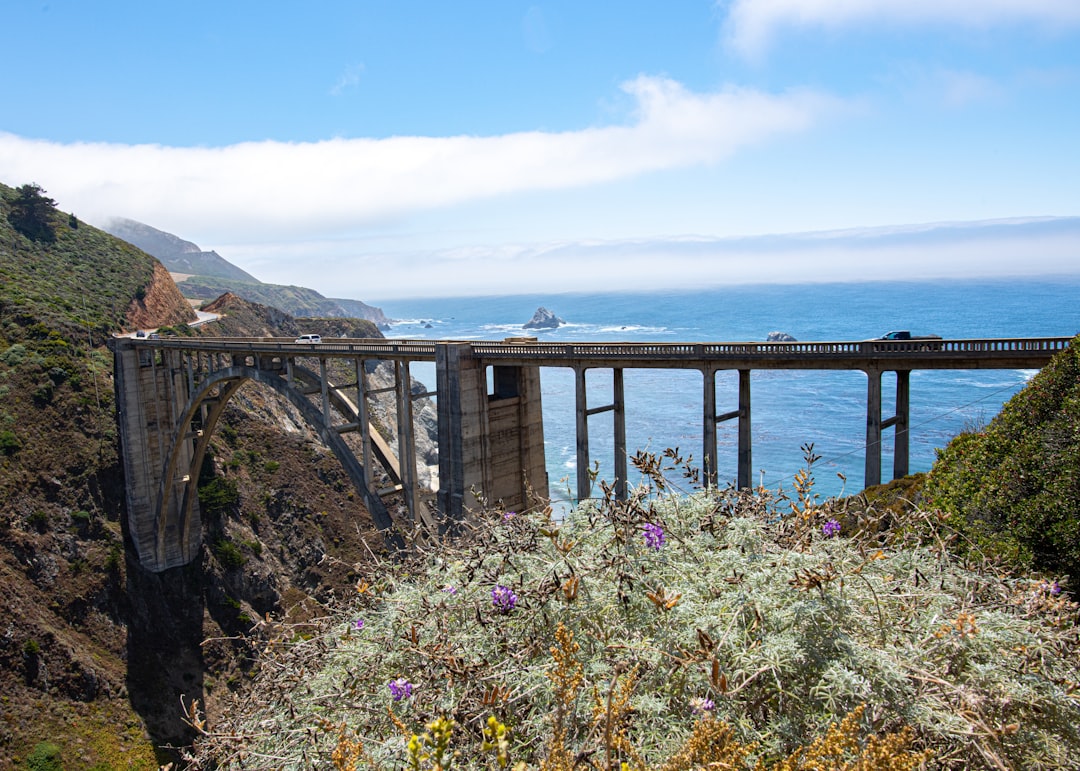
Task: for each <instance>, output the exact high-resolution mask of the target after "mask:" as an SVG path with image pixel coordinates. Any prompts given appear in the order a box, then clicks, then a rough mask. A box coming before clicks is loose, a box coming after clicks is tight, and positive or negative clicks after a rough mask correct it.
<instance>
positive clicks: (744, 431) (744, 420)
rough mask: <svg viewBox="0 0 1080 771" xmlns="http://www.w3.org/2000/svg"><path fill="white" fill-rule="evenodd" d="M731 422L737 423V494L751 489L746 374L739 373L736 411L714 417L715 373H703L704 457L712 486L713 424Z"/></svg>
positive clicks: (714, 456) (748, 377)
mask: <svg viewBox="0 0 1080 771" xmlns="http://www.w3.org/2000/svg"><path fill="white" fill-rule="evenodd" d="M733 418H738V419H739V429H738V430H739V461H738V469H737V471H736V476H735V484H736V485H737V486H738V488H739V489H740V490H746V489H748V488H750V487H751V486H752V485H753V473H754V450H753V445H752V440H751V437H752V434H751V432H750V426H751V412H750V370H748V369H740V370H739V408H738V409H737V410H732V411H731V412H725V413H724V414H723V415H717V414H716V372H715V370H714V371H712V372H711V374H710V373H709V372H708V371H707V372H706V377H705V454H706V455H707V456H711V458H712V467H713V469H714V470H713V471H712V472H711V473H712V477H713V478H712V480H711V482H710V483H711V484H715V483H716V471H715V467H716V465H717V464H716V452H717V450H716V424H717V423H723V422H724V421H727V420H732V419H733Z"/></svg>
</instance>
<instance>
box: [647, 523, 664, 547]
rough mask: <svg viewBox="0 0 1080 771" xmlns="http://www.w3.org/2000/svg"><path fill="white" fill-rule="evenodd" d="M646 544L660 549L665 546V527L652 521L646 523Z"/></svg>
mask: <svg viewBox="0 0 1080 771" xmlns="http://www.w3.org/2000/svg"><path fill="white" fill-rule="evenodd" d="M645 545H646V546H648V547H649V548H650V549H656V550H657V551H660V550H661V549H662V548H664V528H662V527H660V525H654V524H653V523H652V522H647V523H646V524H645Z"/></svg>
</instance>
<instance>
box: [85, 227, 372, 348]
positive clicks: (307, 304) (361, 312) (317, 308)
mask: <svg viewBox="0 0 1080 771" xmlns="http://www.w3.org/2000/svg"><path fill="white" fill-rule="evenodd" d="M106 230H108V232H110V233H112V234H113V235H115V236H117V237H119V238H122V239H123V240H125V241H127V242H129V243H131V244H134V245H135V246H137V247H139V248H140V249H142V250H143V251H145V252H146V253H147V254H150V255H153V256H154V257H157V258H158V259H159V260H160V261H161V263H162V264H163V265H164V266H165V267H166V268H168V269H169V271H170V272H172V273H176V274H182V280H181V281H180V284H179V286H180V289H181V291H182V292H183V294H184V296H185V297H190V298H191V299H193V300H212V299H214V298H216V297H219V296H220V295H222V294H224V293H226V292H232V293H233V294H236V295H238V296H240V297H243V298H244V299H245V300H249V301H251V302H254V303H259V304H261V305H268V306H271V307H273V308H280V309H281V310H283V311H285V312H286V313H290V314H292V315H293V316H319V317H335V316H344V317H351V318H360V319H367V320H369V321H373V322H375V323H376V324H377V325H378V326H379V327H380V328H382V329H385V328H386V327H387V326H388V325H389V323H390V319H388V318H386V316H385V315H384V314H383V312H382V310H381V309H379V308H376V307H374V306H371V305H368V304H367V303H364V302H361V301H359V300H345V299H330V298H327V297H324V296H323V295H321V294H319V293H318V292H316V291H315V290H314V289H307V288H305V287H301V286H283V285H281V284H266V283H263V282H262V281H259V280H258V279H257V278H255V277H254V276H252V275H251V274H250V273H247V272H246V271H244V270H242V269H240V268H238V267H237V266H235V265H233V264H232V263H231V262H229V261H228V260H226V259H225V258H224V257H222V256H221V255H219V254H218V253H217V252H204V251H202V250H201V249H200V248H199V247H198V246H196V245H195V244H193V243H191V242H190V241H185V240H183V239H182V238H179V237H178V236H175V235H173V234H172V233H166V232H165V231H162V230H158V229H156V228H153V227H150V226H149V225H145V224H143V223H141V222H136V221H135V220H129V219H122V218H119V219H114V220H112V221H110V222H109V224H108V225H106Z"/></svg>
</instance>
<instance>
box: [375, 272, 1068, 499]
mask: <svg viewBox="0 0 1080 771" xmlns="http://www.w3.org/2000/svg"><path fill="white" fill-rule="evenodd" d="M1078 300H1080V277H1078V276H1069V277H1062V278H1038V279H1025V278H1018V279H1009V280H1001V279H995V280H971V281H934V282H918V281H911V282H868V283H823V284H798V285H782V284H769V285H755V286H738V287H723V288H715V289H708V290H701V291H681V292H636V293H627V292H619V293H604V292H590V293H584V292H583V293H571V294H554V295H535V294H521V295H514V296H500V297H468V298H453V297H446V298H438V299H431V298H424V299H416V300H394V301H388V302H386V303H383V304H381V306H380V307H382V309H383V311H384V312H385V313H386V315H387V316H389V317H390V318H392V319H395V322H394V323H393V324H392V327H391V329H390V330H389V331H387V332H386V333H385V334H386V335H387V336H388V337H391V338H406V339H424V340H431V339H454V340H502V339H503V338H506V337H513V336H521V335H523V334H531V335H534V336H536V337H539V338H540V339H542V340H548V341H559V340H565V341H585V342H601V341H605V342H622V341H660V342H703V341H763V340H765V339H766V337H767V336H768V334H769V333H770V332H786V333H787V334H790V335H792V336H793V337H795V338H796V339H798V340H800V341H811V340H820V341H826V340H865V339H868V338H872V337H878V336H880V335H883V334H885V333H886V332H888V331H890V330H896V329H907V330H910V331H911V332H912V334H917V335H918V334H937V335H941V336H942V337H945V338H960V339H964V338H984V337H1042V336H1073V335H1076V334H1077V333H1080V302H1078ZM541 306H542V307H545V308H547V309H548V310H550V311H552V312H553V313H554V314H555V315H556V316H558V317H560V318H561V319H563V320H564V321H565V322H566V323H565V325H563V326H561V327H559V328H558V329H555V330H543V331H526V330H523V329H522V325H523V324H525V323H526V322H528V321H529V319H530V318H532V315H533V313H534V312H535V311H536V309H537V308H538V307H541ZM1034 374H1035V371H1033V370H962V371H915V372H912V374H911V392H910V398H911V428H910V431H911V437H910V466H911V471H912V472H918V471H927V470H929V468H930V466H931V465H932V464H933V462H934V459H935V451H936V450H937V449H938V448H940V447H944V446H945V445H946V444H947V443H948V442H949V440H950V439H951V438H952V437H954V436H955V435H956V434H958V433H960V432H961V431H964V430H968V429H972V428H977V427H979V426H980V425H983V424H986V423H988V422H989V421H990V420H991V419H992V418H993V417H994V416H995V415H996V414H997V413H998V412H999V411H1000V409H1001V406H1002V405H1003V404H1004V403H1005V402H1006V401H1008V400H1009V399H1010V398H1011V397H1012V396H1013V394H1015V393H1016V392H1017V391H1019V390H1020V389H1021V388H1023V387H1024V385H1025V384H1026V383H1027V381H1028V380H1029V379H1030V378H1031V377H1032V376H1033V375H1034ZM413 375H414V376H415V377H417V378H419V379H420V380H422V381H424V382H425V383H427V384H428V385H432V386H433V384H434V381H435V377H434V369H433V368H432V365H414V367H413ZM587 382H588V401H589V405H590V407H593V406H601V405H605V404H610V403H611V393H612V391H611V373H610V370H595V371H594V370H590V371H589V373H588V376H587ZM894 383H895V378H894V377H893V376H892V374H891V373H885V374H884V375H883V376H882V391H883V396H882V398H883V403H882V417H883V418H885V417H889V416H890V415H891V414H892V403H893V402H892V400H893V399H894V390H895V389H894ZM541 391H542V398H543V408H544V441H545V451H546V456H547V466H548V478H549V485H550V487H551V494H552V498H553V499H554V500H556V501H561V502H563V503H562V505H568V503H567V501H571V500H572V498H573V497H574V495H575V492H574V491H576V489H577V487H576V481H575V476H576V458H575V434H574V432H575V428H574V425H575V423H574V379H573V372H572V370H569V369H566V368H554V367H553V368H544V369H542V370H541ZM701 391H702V380H701V374H700V373H698V372H696V371H678V370H647V369H639V370H627V371H626V372H625V398H626V432H627V445H628V449H629V451H630V452H631V453H633V452H634V450H637V449H641V450H648V451H651V452H657V453H660V452H663V451H664V450H665V449H666V448H669V447H670V448H676V447H677V448H679V450H680V452H681V453H682V454H684V455H692V456H693V457H694V458H695V459H697V458H700V457H701V450H702V448H701V431H702V428H701V399H702V396H701ZM751 394H752V396H751V399H752V405H753V423H752V443H753V467H754V470H755V472H754V482H755V484H757V483H760V484H763V485H764V486H766V487H767V488H769V489H774V490H775V489H781V488H782V489H785V490H787V491H790V490H791V485H792V480H793V479H794V475H795V474H796V472H798V471H799V470H800V469H801V468H803V467H804V466H805V461H804V452H803V449H802V448H803V446H804V445H806V444H812V445H813V450H814V453H815V454H817V455H819V456H821V460H819V461H818V462H817V463H815V464H814V467H813V475H814V480H815V488H814V490H815V492H817V493H819V494H821V495H823V496H831V495H840V494H852V493H855V492H858V491H859V490H861V489H862V486H863V485H862V480H863V464H864V459H865V453H864V443H865V433H866V428H865V425H866V376H865V375H864V374H863V373H861V372H829V371H801V370H799V371H776V370H773V371H755V372H754V373H753V374H752V375H751ZM737 406H738V377H737V373H735V372H720V373H718V374H717V410H718V411H719V412H724V411H727V410H734V409H736V408H737ZM612 433H613V427H612V417H611V413H610V412H609V413H601V414H597V415H593V416H591V417H590V418H589V443H590V455H591V458H590V461H591V462H592V463H598V464H599V477H600V478H601V479H608V480H610V479H611V478H612V476H613V469H614V458H613V453H614V450H613V447H614V443H613V436H612ZM718 443H719V446H718V452H717V455H718V458H717V471H718V474H719V478H720V480H721V483H723V482H726V481H733V480H734V478H735V474H736V462H737V457H736V456H737V452H736V447H737V436H736V421H728V422H725V423H721V424H720V426H719V430H718ZM883 445H884V452H883V455H882V474H883V478H885V479H887V478H888V476H889V475H890V474H891V470H892V457H891V447H892V431H891V430H886V431H885V432H884V433H883ZM631 477H633V472H631ZM631 481H632V482H633V481H635V480H634V479H633V478H632V479H631Z"/></svg>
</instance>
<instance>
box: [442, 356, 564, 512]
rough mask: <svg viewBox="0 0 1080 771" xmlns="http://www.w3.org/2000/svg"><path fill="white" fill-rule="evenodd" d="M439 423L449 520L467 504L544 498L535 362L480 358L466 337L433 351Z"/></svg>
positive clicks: (518, 505) (515, 506)
mask: <svg viewBox="0 0 1080 771" xmlns="http://www.w3.org/2000/svg"><path fill="white" fill-rule="evenodd" d="M435 376H436V379H437V390H438V394H439V397H438V402H437V406H438V423H439V494H438V501H439V510H440V511H441V512H442V514H443V516H444V517H445V518H446V519H447V526H450V527H452V526H453V525H454V523H456V522H460V521H461V520H462V519H463V518H464V517H465V516H466V514H467V512H468V511H469V510H470V509H478V508H481V507H483V506H484V505H492V506H494V505H501V506H502V507H503V508H504V509H506V510H522V509H525V508H528V507H529V506H531V505H532V504H533V502H534V499H535V498H540V499H546V498H547V497H548V480H547V468H546V465H545V457H544V424H543V411H542V402H541V398H540V370H539V368H537V367H516V366H494V367H492V381H493V386H494V392H493V393H491V394H490V395H489V394H488V392H487V372H486V367H485V365H484V363H483V362H482V361H480V360H478V359H475V358H473V356H472V349H471V346H470V345H469V344H468V343H439V344H437V345H436V350H435Z"/></svg>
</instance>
